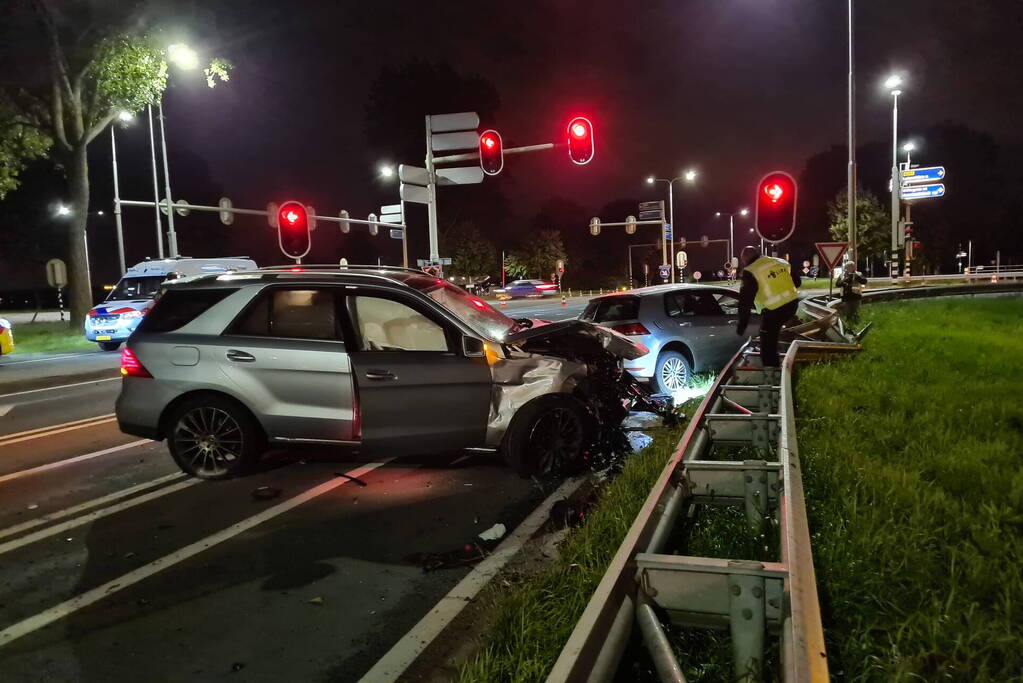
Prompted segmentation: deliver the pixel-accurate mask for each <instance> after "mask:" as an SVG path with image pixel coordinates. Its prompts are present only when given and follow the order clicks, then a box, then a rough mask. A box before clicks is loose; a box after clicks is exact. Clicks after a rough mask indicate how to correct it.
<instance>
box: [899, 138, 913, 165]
mask: <svg viewBox="0 0 1023 683" xmlns="http://www.w3.org/2000/svg"><path fill="white" fill-rule="evenodd" d="M915 149H916V143H915V142H913V141H912V140H910V141H909V142H907V143H905V144H904V145H902V151H903V152H905V153H906V168H907V169H908V168H909V164H910V163H911V159H910V153H911V152H913V151H914V150H915Z"/></svg>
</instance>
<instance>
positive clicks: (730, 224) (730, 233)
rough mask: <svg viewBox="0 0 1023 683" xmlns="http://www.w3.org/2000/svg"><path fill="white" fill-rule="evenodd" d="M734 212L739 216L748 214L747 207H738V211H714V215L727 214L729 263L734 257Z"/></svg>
mask: <svg viewBox="0 0 1023 683" xmlns="http://www.w3.org/2000/svg"><path fill="white" fill-rule="evenodd" d="M735 214H739V215H740V216H748V215H749V209H739V210H738V211H732V212H731V213H728V212H726V211H716V212H714V217H715V218H717V217H718V216H728V262H729V263H731V262H732V259H733V258H734V257H735Z"/></svg>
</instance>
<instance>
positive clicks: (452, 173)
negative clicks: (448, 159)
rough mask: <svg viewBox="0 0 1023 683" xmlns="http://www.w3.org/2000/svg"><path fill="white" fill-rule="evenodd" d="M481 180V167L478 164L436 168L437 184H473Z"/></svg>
mask: <svg viewBox="0 0 1023 683" xmlns="http://www.w3.org/2000/svg"><path fill="white" fill-rule="evenodd" d="M482 182H483V169H482V168H480V167H479V166H458V167H455V168H438V169H437V184H438V185H474V184H476V183H482Z"/></svg>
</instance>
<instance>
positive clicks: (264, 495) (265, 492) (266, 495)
mask: <svg viewBox="0 0 1023 683" xmlns="http://www.w3.org/2000/svg"><path fill="white" fill-rule="evenodd" d="M279 495H281V490H280V489H279V488H277V487H275V486H258V487H256V488H255V489H253V490H252V497H253V498H255V499H256V500H270V499H271V498H276V497H277V496H279Z"/></svg>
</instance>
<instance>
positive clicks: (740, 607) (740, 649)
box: [728, 560, 766, 681]
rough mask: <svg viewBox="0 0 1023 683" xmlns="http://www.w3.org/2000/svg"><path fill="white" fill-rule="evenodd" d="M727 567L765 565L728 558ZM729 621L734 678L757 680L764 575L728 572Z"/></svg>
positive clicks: (761, 645)
mask: <svg viewBox="0 0 1023 683" xmlns="http://www.w3.org/2000/svg"><path fill="white" fill-rule="evenodd" d="M728 566H729V567H730V568H735V569H737V570H743V569H745V570H750V569H752V570H760V569H763V567H764V565H762V564H761V563H759V562H751V561H748V560H731V561H730V562H729V563H728ZM728 592H729V611H730V615H729V622H730V630H731V633H732V664H733V672H734V676H733V679H732V680H735V681H759V680H760V678H761V676H760V673H761V671H762V669H763V666H764V634H765V622H766V615H765V610H764V577H763V576H757V575H750V574H741V573H735V574H729V575H728Z"/></svg>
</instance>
